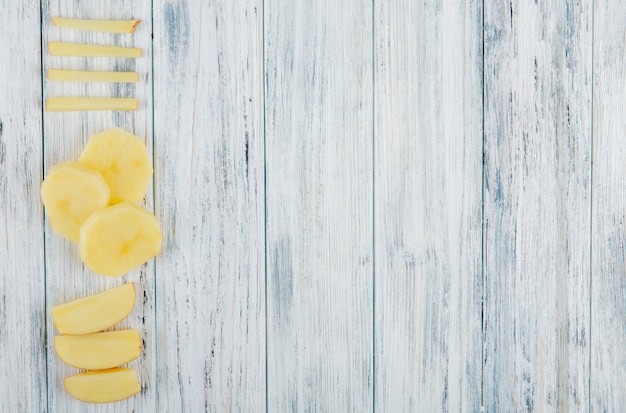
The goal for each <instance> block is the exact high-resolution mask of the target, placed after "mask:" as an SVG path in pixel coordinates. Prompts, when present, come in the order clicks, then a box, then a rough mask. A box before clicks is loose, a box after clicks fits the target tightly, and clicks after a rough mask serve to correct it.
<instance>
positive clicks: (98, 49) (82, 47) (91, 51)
mask: <svg viewBox="0 0 626 413" xmlns="http://www.w3.org/2000/svg"><path fill="white" fill-rule="evenodd" d="M48 50H49V51H50V54H51V55H52V56H77V57H123V58H124V57H125V58H135V57H141V55H142V51H141V49H139V48H136V47H121V46H107V45H101V44H84V43H65V42H48Z"/></svg>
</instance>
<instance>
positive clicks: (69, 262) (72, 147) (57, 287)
mask: <svg viewBox="0 0 626 413" xmlns="http://www.w3.org/2000/svg"><path fill="white" fill-rule="evenodd" d="M42 6H43V9H42V13H43V16H44V19H43V42H44V53H43V58H44V69H47V68H62V69H81V70H118V71H137V72H138V73H139V78H140V80H139V82H138V83H136V84H106V83H88V84H85V83H68V82H53V81H45V83H44V93H45V97H46V98H47V97H60V96H79V97H83V96H84V97H109V96H110V97H136V98H138V99H139V110H138V111H137V112H66V113H52V112H46V113H45V114H44V154H45V157H44V159H45V170H46V172H47V171H49V170H50V168H51V167H52V166H54V165H55V164H57V163H60V162H64V161H67V160H77V159H78V156H79V155H80V152H81V151H82V149H83V148H84V145H85V144H86V142H87V140H88V138H89V137H90V136H91V135H93V134H95V133H98V132H101V131H103V130H105V129H108V128H111V127H121V128H123V129H125V130H127V131H129V132H131V133H134V134H136V135H137V136H139V137H141V138H145V141H146V144H147V146H148V151H149V152H152V78H151V76H152V54H151V53H152V51H151V44H152V38H151V29H152V23H151V14H152V12H151V3H150V1H145V0H135V1H119V0H116V1H113V2H106V3H104V2H99V1H96V0H90V1H62V0H44V1H43V4H42ZM52 16H61V17H76V18H93V19H129V18H139V19H142V20H143V21H142V23H141V24H140V25H139V27H138V29H137V31H136V32H135V33H134V34H132V35H128V34H118V35H113V34H105V33H89V32H79V31H74V30H69V29H63V28H58V27H54V26H53V25H52V22H51V17H52ZM48 41H67V42H76V43H94V44H111V45H117V46H126V47H140V48H142V49H143V57H141V58H138V59H110V58H79V57H57V56H51V55H50V54H49V53H48V51H47V47H46V43H47V42H48ZM152 193H153V189H152V186H150V187H149V188H148V193H147V197H146V201H145V202H144V206H145V207H146V208H147V209H149V210H152ZM45 241H46V251H45V259H46V298H47V306H46V307H47V308H46V314H45V316H46V317H47V321H48V323H47V326H48V328H47V351H48V361H47V362H48V386H49V393H48V406H49V409H50V411H52V412H79V411H81V412H82V411H85V412H87V411H98V412H119V411H137V412H139V411H156V396H157V393H156V391H155V390H156V389H155V381H156V375H155V374H156V372H155V361H156V358H157V354H156V346H155V342H156V339H157V336H156V332H157V331H156V329H155V301H154V262H153V261H150V262H149V263H148V264H146V265H144V266H142V267H141V268H140V269H137V270H134V271H132V272H130V273H129V274H127V275H125V276H123V277H122V278H119V279H113V278H109V277H104V276H101V275H97V274H94V273H93V272H91V271H89V270H88V269H87V268H85V267H84V265H83V264H82V263H81V261H80V257H79V252H78V246H77V245H75V244H73V243H71V242H70V241H67V240H65V239H63V238H61V237H60V236H58V235H57V234H55V233H54V232H53V231H52V229H51V227H50V224H49V222H47V221H46V225H45ZM129 281H134V282H135V287H136V291H137V302H136V304H135V308H134V310H133V312H132V313H131V314H130V315H129V316H128V318H127V319H126V320H124V321H123V322H121V323H120V324H119V325H117V326H115V327H114V329H120V328H125V327H132V328H137V329H139V330H140V332H141V335H142V338H143V340H144V349H143V351H142V353H141V355H140V357H139V359H138V360H136V361H133V362H131V363H129V366H130V367H134V368H135V369H136V371H137V372H138V374H139V377H140V379H141V383H142V392H141V394H140V395H138V396H134V397H132V398H130V399H128V400H126V401H122V402H119V403H112V404H107V405H93V404H87V403H83V402H80V401H77V400H75V399H73V398H72V397H71V396H69V395H68V394H67V393H66V392H65V390H64V389H63V378H64V377H66V376H68V375H71V374H75V373H76V372H78V370H77V369H75V368H72V367H69V366H67V365H65V364H64V363H63V362H61V360H59V358H58V357H57V356H56V354H55V352H54V346H53V337H54V335H56V334H58V332H57V331H56V330H55V329H54V326H53V324H52V320H51V319H50V308H51V307H52V306H53V305H56V304H59V303H62V302H65V301H68V300H71V299H75V298H80V297H84V296H86V295H89V294H94V293H96V292H100V291H103V290H105V289H108V288H111V287H113V286H117V285H121V284H122V283H125V282H129Z"/></svg>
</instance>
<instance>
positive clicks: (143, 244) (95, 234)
mask: <svg viewBox="0 0 626 413" xmlns="http://www.w3.org/2000/svg"><path fill="white" fill-rule="evenodd" d="M161 238H162V237H161V230H160V229H159V224H158V222H157V220H156V218H155V217H154V215H152V214H151V213H150V212H148V211H146V210H144V209H142V208H140V207H138V206H135V205H133V204H131V203H129V202H123V203H121V204H117V205H113V206H109V207H106V208H102V209H99V210H97V211H95V212H94V213H93V214H91V216H90V217H89V218H88V219H87V220H86V221H85V222H84V223H83V225H82V226H81V227H80V256H81V258H82V260H83V262H84V263H85V265H87V267H89V269H91V270H92V271H93V272H95V273H98V274H102V275H107V276H109V277H120V276H122V275H124V274H126V273H127V272H129V271H130V270H132V269H133V268H135V267H137V266H139V265H141V264H143V263H144V262H146V261H148V260H149V259H150V258H152V257H154V256H156V255H157V254H158V253H159V251H160V250H161Z"/></svg>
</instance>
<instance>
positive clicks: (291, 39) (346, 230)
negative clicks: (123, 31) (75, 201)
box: [265, 0, 373, 412]
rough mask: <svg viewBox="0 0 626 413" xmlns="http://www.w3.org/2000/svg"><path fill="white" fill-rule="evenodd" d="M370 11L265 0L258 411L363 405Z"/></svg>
mask: <svg viewBox="0 0 626 413" xmlns="http://www.w3.org/2000/svg"><path fill="white" fill-rule="evenodd" d="M371 36H372V12H371V6H370V5H368V4H366V3H364V2H359V1H345V2H334V1H315V2H311V1H291V0H288V1H287V0H266V1H265V81H266V83H265V101H266V107H265V116H266V148H267V160H266V162H267V201H266V202H267V223H266V225H267V257H266V259H267V271H268V272H267V277H268V280H267V294H268V297H267V300H268V303H267V304H268V306H267V323H268V324H267V328H268V336H267V341H268V344H267V346H268V347H267V352H268V354H267V365H268V366H267V374H268V382H267V390H268V411H281V412H284V411H328V412H333V411H335V412H348V411H357V412H365V411H371V410H372V399H373V383H372V381H373V377H372V374H373V371H372V367H373V360H372V334H373V330H372V329H373V322H372V321H373V320H372V296H373V290H372V259H373V257H372V208H371V204H372V178H371V177H372V109H373V107H372V43H371V41H372V38H371Z"/></svg>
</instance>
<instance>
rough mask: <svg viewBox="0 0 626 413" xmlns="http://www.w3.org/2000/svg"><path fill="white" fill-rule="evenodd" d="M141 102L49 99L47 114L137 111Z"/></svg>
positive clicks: (99, 99) (119, 99) (122, 99)
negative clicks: (89, 111)
mask: <svg viewBox="0 0 626 413" xmlns="http://www.w3.org/2000/svg"><path fill="white" fill-rule="evenodd" d="M138 106H139V102H138V101H137V99H132V98H49V99H48V100H47V101H46V112H73V111H87V110H132V111H135V110H137V107H138Z"/></svg>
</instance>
